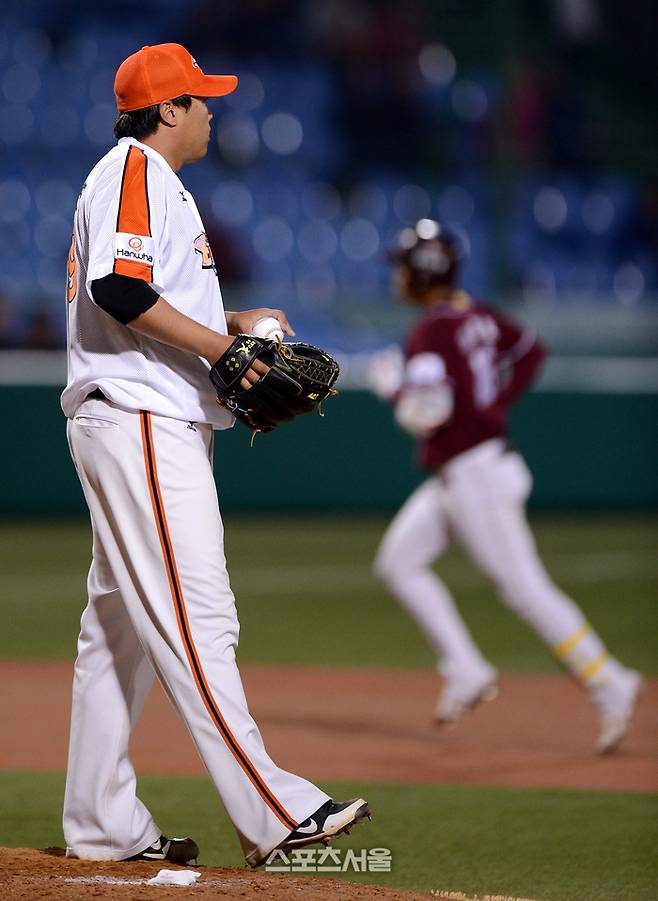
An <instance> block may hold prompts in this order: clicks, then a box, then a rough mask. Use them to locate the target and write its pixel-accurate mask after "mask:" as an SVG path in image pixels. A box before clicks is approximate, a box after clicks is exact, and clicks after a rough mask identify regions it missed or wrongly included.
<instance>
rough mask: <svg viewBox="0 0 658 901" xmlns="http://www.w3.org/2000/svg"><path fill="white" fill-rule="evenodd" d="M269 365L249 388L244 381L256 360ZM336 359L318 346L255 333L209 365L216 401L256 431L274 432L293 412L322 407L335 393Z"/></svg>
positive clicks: (243, 338)
mask: <svg viewBox="0 0 658 901" xmlns="http://www.w3.org/2000/svg"><path fill="white" fill-rule="evenodd" d="M256 359H258V360H261V361H262V362H263V363H265V364H266V365H267V366H269V367H270V371H269V372H268V373H267V375H265V376H263V377H262V378H261V379H260V380H259V381H258V382H256V383H255V384H253V385H252V386H251V387H250V388H247V389H245V388H242V386H241V385H240V381H241V379H242V377H243V375H244V374H245V372H246V371H247V370H248V369H249V367H250V366H251V364H252V362H253V361H254V360H256ZM338 373H339V368H338V363H336V361H335V360H334V359H333V358H332V357H330V356H329V354H326V353H325V352H324V351H323V350H320V348H319V347H313V345H311V344H303V343H302V342H291V343H289V344H280V343H279V342H278V341H268V340H266V339H264V338H256V337H255V336H253V335H238V336H237V338H236V339H235V341H234V342H233V344H231V346H230V347H229V348H228V350H226V351H225V352H224V353H223V354H222V356H221V357H220V358H219V360H217V362H216V363H215V364H214V366H213V367H212V369H211V370H210V381H211V382H212V383H213V385H214V387H215V390H216V391H217V403H219V404H221V405H222V406H223V407H226V409H227V410H230V411H231V413H233V415H234V416H235V417H236V419H239V420H240V422H242V423H244V425H246V426H248V427H249V428H250V429H251V430H252V431H254V432H271V431H272V430H273V429H275V428H276V427H277V425H279V423H281V422H288V421H289V420H291V419H294V418H295V416H300V415H301V414H303V413H310V412H311V411H312V410H318V412H320V404H321V403H322V401H323V400H324V399H325V398H326V397H331V396H332V395H335V394H336V393H337V392H336V391H335V390H334V388H333V387H332V386H333V384H334V382H335V381H336V379H337V378H338Z"/></svg>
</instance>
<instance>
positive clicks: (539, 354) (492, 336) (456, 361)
mask: <svg viewBox="0 0 658 901" xmlns="http://www.w3.org/2000/svg"><path fill="white" fill-rule="evenodd" d="M421 353H432V354H438V355H439V356H440V357H441V358H442V360H443V363H444V364H445V370H446V375H447V379H448V381H449V383H450V386H451V387H452V390H453V393H454V410H453V413H452V415H451V417H450V419H449V420H448V421H447V422H446V423H444V424H443V425H442V426H440V427H439V428H437V429H436V430H435V431H434V432H432V434H431V435H429V437H427V438H424V439H421V440H420V441H419V444H418V456H419V462H420V463H421V465H422V466H424V467H427V468H435V467H437V466H441V465H442V464H444V463H446V462H447V461H448V460H450V459H452V458H453V457H455V456H457V454H461V453H463V452H464V451H466V450H469V448H472V447H475V445H477V444H481V443H482V442H483V441H487V440H489V439H490V438H498V437H504V436H505V434H506V431H507V422H506V420H507V411H508V409H509V407H510V405H511V404H512V403H513V402H514V401H515V400H516V399H517V398H518V397H519V395H520V394H522V392H523V391H524V389H525V388H526V387H527V386H528V385H529V384H530V382H531V381H532V379H533V377H534V376H535V374H536V373H537V370H538V368H539V366H540V365H541V363H542V361H543V359H544V357H545V351H544V348H543V347H542V345H541V344H540V342H539V341H538V340H537V337H536V335H535V333H534V332H533V331H532V330H530V329H524V328H521V327H519V326H518V325H517V324H516V323H514V322H512V321H510V320H509V319H507V318H505V317H503V316H501V315H500V313H499V312H497V311H496V310H493V309H491V308H489V307H486V306H480V305H479V304H476V303H474V302H473V301H472V300H471V299H470V298H469V297H468V295H465V294H463V293H457V294H455V297H454V299H453V300H449V301H445V302H441V303H438V304H435V305H434V306H432V307H430V308H429V309H427V310H426V312H425V314H424V315H423V316H422V318H421V319H420V320H419V322H418V323H417V324H416V326H415V327H414V328H413V330H412V331H411V334H410V335H409V339H408V341H407V348H406V357H407V359H410V358H411V357H414V356H416V354H421Z"/></svg>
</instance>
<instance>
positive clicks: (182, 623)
mask: <svg viewBox="0 0 658 901" xmlns="http://www.w3.org/2000/svg"><path fill="white" fill-rule="evenodd" d="M140 420H141V429H142V447H143V450H144V464H145V467H146V480H147V482H148V487H149V494H150V496H151V504H152V507H153V515H154V518H155V524H156V527H157V530H158V537H159V539H160V545H161V547H162V556H163V558H164V564H165V570H166V572H167V579H168V581H169V589H170V591H171V597H172V601H173V603H174V609H175V612H176V619H177V621H178V630H179V632H180V636H181V639H182V642H183V647H184V648H185V653H186V655H187V659H188V661H189V664H190V669H191V671H192V675H193V677H194V681H195V683H196V686H197V689H198V691H199V694H200V695H201V699H202V701H203V703H204V705H205V708H206V710H207V711H208V714H209V715H210V718H211V720H212V721H213V723H214V725H215V727H216V728H217V731H218V732H219V733H220V735H221V737H222V739H223V740H224V743H225V744H226V746H227V747H228V749H229V750H230V751H231V753H232V754H233V756H234V758H235V759H236V761H237V763H238V764H239V765H240V767H241V768H242V770H243V772H244V773H245V775H246V776H247V777H248V779H249V781H250V782H251V783H252V785H253V786H254V788H255V789H256V791H257V792H258V794H259V795H260V796H261V798H262V799H263V801H264V802H265V803H266V804H267V806H268V807H269V808H270V810H271V811H272V813H274V815H275V816H276V817H277V819H278V820H280V822H281V823H283V825H284V826H286V827H287V828H288V829H290V831H291V832H292V831H293V830H294V829H296V828H297V826H298V825H299V824H298V823H297V821H296V820H295V819H294V818H293V817H292V816H291V815H290V814H289V813H288V811H287V810H286V809H285V807H284V806H283V804H281V802H280V801H279V800H278V799H277V798H276V797H275V796H274V794H273V793H272V792H271V791H270V789H269V788H268V787H267V785H266V784H265V782H264V780H263V777H262V776H261V775H260V773H258V771H257V770H256V767H255V766H254V765H253V763H252V762H251V761H250V760H249V758H248V757H247V754H246V753H245V751H244V750H243V748H242V747H241V746H240V744H239V743H238V741H237V739H236V738H235V736H234V735H233V733H232V732H231V730H230V729H229V727H228V724H227V722H226V720H225V719H224V717H223V716H222V714H221V711H220V709H219V707H218V705H217V701H216V700H215V698H214V697H213V695H212V692H211V690H210V687H209V685H208V682H207V679H206V676H205V673H204V671H203V667H202V665H201V661H200V659H199V654H198V652H197V650H196V647H195V645H194V640H193V638H192V631H191V629H190V623H189V620H188V617H187V611H186V609H185V598H184V596H183V588H182V585H181V582H180V577H179V574H178V566H177V564H176V558H175V556H174V548H173V545H172V542H171V536H170V534H169V527H168V525H167V519H166V516H165V510H164V504H163V501H162V494H161V491H160V484H159V481H158V470H157V465H156V460H155V447H154V443H153V429H152V426H151V414H150V413H148V412H146V411H144V410H142V412H141V413H140Z"/></svg>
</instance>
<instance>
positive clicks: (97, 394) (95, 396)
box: [85, 388, 107, 400]
mask: <svg viewBox="0 0 658 901" xmlns="http://www.w3.org/2000/svg"><path fill="white" fill-rule="evenodd" d="M85 400H107V398H106V397H105V395H104V394H103V392H102V391H101V389H100V388H94V390H93V391H92V392H91V394H88V395H87V396H86V397H85Z"/></svg>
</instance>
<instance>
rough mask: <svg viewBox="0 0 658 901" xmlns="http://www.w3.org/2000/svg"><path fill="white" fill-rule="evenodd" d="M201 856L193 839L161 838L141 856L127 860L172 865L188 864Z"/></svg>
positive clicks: (163, 836) (136, 855) (134, 855)
mask: <svg viewBox="0 0 658 901" xmlns="http://www.w3.org/2000/svg"><path fill="white" fill-rule="evenodd" d="M198 856H199V846H198V845H197V843H196V842H195V841H194V839H193V838H167V836H166V835H161V836H160V838H159V839H158V840H157V841H156V842H154V843H153V844H152V845H149V846H148V848H144V850H143V851H140V852H139V854H133V856H132V857H127V858H126V860H160V861H161V860H168V861H169V862H170V863H179V864H186V863H191V861H193V860H196V859H197V857H198Z"/></svg>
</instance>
